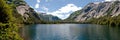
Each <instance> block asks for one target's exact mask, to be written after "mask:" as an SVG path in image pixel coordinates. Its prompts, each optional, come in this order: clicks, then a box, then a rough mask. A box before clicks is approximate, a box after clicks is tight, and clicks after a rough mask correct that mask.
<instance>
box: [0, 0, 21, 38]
mask: <svg viewBox="0 0 120 40" xmlns="http://www.w3.org/2000/svg"><path fill="white" fill-rule="evenodd" d="M12 14H13V9H12V7H11V6H10V5H8V4H7V3H6V1H5V0H0V40H22V38H21V37H20V36H19V35H18V26H17V24H16V23H15V21H16V19H15V17H14V16H13V15H12Z"/></svg>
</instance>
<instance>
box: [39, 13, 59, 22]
mask: <svg viewBox="0 0 120 40" xmlns="http://www.w3.org/2000/svg"><path fill="white" fill-rule="evenodd" d="M39 17H40V19H41V20H44V21H47V22H49V21H50V22H54V21H60V20H61V19H60V18H58V17H57V16H53V15H50V14H46V13H39Z"/></svg>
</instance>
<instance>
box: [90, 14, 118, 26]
mask: <svg viewBox="0 0 120 40" xmlns="http://www.w3.org/2000/svg"><path fill="white" fill-rule="evenodd" d="M88 23H93V24H101V25H109V26H120V16H116V17H110V16H104V17H100V18H98V19H96V18H92V19H91V20H89V21H88Z"/></svg>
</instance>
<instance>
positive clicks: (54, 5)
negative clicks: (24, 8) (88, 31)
mask: <svg viewBox="0 0 120 40" xmlns="http://www.w3.org/2000/svg"><path fill="white" fill-rule="evenodd" d="M25 1H26V2H27V3H28V4H29V5H30V6H31V7H32V8H34V9H35V10H36V11H37V12H42V13H47V14H51V15H54V16H58V17H59V18H61V19H65V18H67V17H68V16H69V15H70V14H71V13H72V12H75V11H77V10H80V9H82V8H83V7H84V6H85V5H87V4H88V3H91V2H102V1H111V0H25Z"/></svg>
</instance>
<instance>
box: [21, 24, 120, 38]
mask: <svg viewBox="0 0 120 40" xmlns="http://www.w3.org/2000/svg"><path fill="white" fill-rule="evenodd" d="M20 30H21V32H20V34H21V35H22V36H23V37H24V38H25V40H120V27H109V26H105V25H96V24H36V25H28V26H25V27H23V28H21V29H20Z"/></svg>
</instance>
